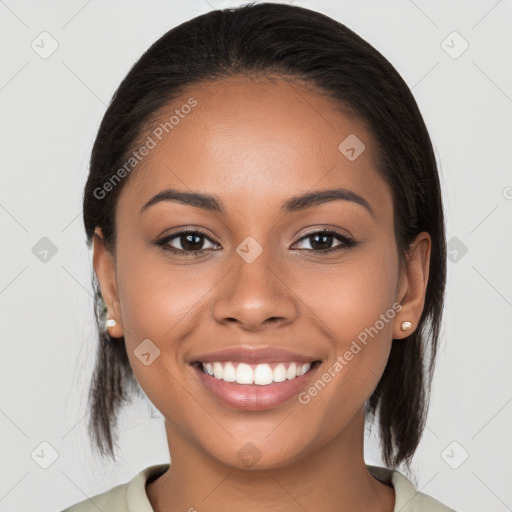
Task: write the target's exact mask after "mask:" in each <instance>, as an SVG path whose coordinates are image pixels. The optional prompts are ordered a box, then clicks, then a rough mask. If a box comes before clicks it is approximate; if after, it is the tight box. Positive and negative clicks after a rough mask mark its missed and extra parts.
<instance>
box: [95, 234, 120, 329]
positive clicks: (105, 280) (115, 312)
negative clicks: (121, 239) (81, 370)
mask: <svg viewBox="0 0 512 512" xmlns="http://www.w3.org/2000/svg"><path fill="white" fill-rule="evenodd" d="M93 266H94V272H95V273H96V277H97V279H98V283H99V285H100V289H101V295H102V297H103V300H104V301H105V305H106V306H107V309H108V313H109V315H110V317H111V318H113V319H114V320H115V321H116V325H114V326H111V327H109V328H108V333H109V334H110V336H112V337H113V338H120V337H121V336H123V326H122V318H121V308H120V307H119V306H120V304H119V297H118V295H117V284H116V266H115V259H114V255H113V254H112V253H111V252H110V251H109V250H108V249H107V248H106V247H105V243H104V239H103V233H102V231H101V228H98V227H97V228H96V229H95V230H94V235H93Z"/></svg>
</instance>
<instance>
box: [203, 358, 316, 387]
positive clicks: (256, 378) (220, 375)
mask: <svg viewBox="0 0 512 512" xmlns="http://www.w3.org/2000/svg"><path fill="white" fill-rule="evenodd" d="M201 364H202V367H203V370H204V371H205V372H206V373H208V375H210V376H212V377H214V378H216V379H220V380H224V381H225V382H236V383H237V384H257V385H259V386H266V385H268V384H272V383H273V382H284V381H285V380H287V379H288V380H292V379H295V378H296V377H300V376H301V375H304V374H305V373H306V372H307V371H308V370H309V368H310V367H311V364H310V363H304V364H302V365H300V364H298V365H297V364H296V363H284V364H283V363H279V364H277V365H276V366H275V368H274V369H272V368H271V367H270V365H269V364H266V363H265V364H258V365H252V366H251V365H249V364H246V363H238V366H236V367H235V363H232V362H226V363H224V362H222V363H221V362H217V361H215V362H213V363H201ZM287 364H288V368H286V366H285V365H287Z"/></svg>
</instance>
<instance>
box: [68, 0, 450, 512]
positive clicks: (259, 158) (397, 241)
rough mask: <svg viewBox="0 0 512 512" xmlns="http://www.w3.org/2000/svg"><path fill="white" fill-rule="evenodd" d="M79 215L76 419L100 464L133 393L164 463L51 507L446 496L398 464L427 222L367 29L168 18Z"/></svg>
mask: <svg viewBox="0 0 512 512" xmlns="http://www.w3.org/2000/svg"><path fill="white" fill-rule="evenodd" d="M84 222H85V228H86V232H87V237H88V243H89V244H90V245H92V247H93V262H94V275H93V285H94V287H95V292H96V318H97V322H98V329H99V346H98V353H97V360H96V367H95V371H94V375H93V381H92V384H91V389H90V395H89V399H90V406H91V423H90V425H89V426H90V432H91V434H92V437H93V439H94V441H95V443H96V445H97V447H98V448H99V451H100V453H101V454H108V455H110V456H112V457H114V443H115V422H116V417H117V414H118V411H119V408H120V407H121V405H122V404H123V402H124V401H125V400H127V399H128V397H129V393H130V392H135V393H138V394H139V395H140V396H142V395H143V394H145V395H146V396H147V397H148V398H149V400H150V401H151V402H152V403H153V404H154V405H155V407H157V408H158V410H159V411H160V412H161V413H162V415H163V416H164V418H165V429H166V435H167V441H168V445H169V451H170V460H171V462H170V464H160V465H156V466H151V467H148V468H145V469H144V470H143V471H141V472H140V473H138V474H137V475H136V476H135V477H134V478H133V479H132V480H131V481H130V482H127V483H126V484H123V485H120V486H117V487H115V488H113V489H110V490H108V491H106V492H104V493H103V494H100V495H97V496H95V497H93V498H91V499H90V500H85V501H83V502H81V503H79V504H76V505H74V506H72V507H70V508H68V509H67V512H85V511H89V510H97V509H98V508H99V509H100V510H109V511H128V510H130V511H135V510H137V511H139V512H141V511H146V512H150V511H155V512H175V511H178V510H179V511H185V510H188V511H194V510H197V511H200V512H204V511H218V510H223V511H230V510H245V511H253V510H254V511H256V510H272V511H281V510H283V511H287V512H289V511H303V510H309V511H315V512H321V511H322V512H323V511H325V512H327V511H334V510H336V511H355V510H357V511H359V510H361V511H363V510H364V511H386V512H391V511H398V510H400V511H402V512H408V511H413V510H414V511H449V510H452V509H450V508H448V507H446V506H445V505H443V504H441V503H440V502H438V501H436V500H435V499H434V498H432V497H429V496H427V495H425V494H423V493H421V492H416V490H415V489H414V486H413V485H412V483H411V482H409V480H407V478H406V477H405V476H403V475H402V474H401V473H400V472H398V470H397V469H396V468H397V467H398V466H399V465H400V464H404V465H406V466H408V465H409V464H410V461H411V458H412V456H413V455H414V452H415V449H416V447H417V445H418V443H419V440H420V437H421V433H422V431H423V427H424V423H425V417H426V412H427V406H428V396H429V388H430V381H431V378H432V371H433V368H434V361H435V355H436V348H437V343H438V337H439V330H440V325H441V317H442V310H443V300H444V289H445V280H446V266H445V265H446V264H445V262H446V247H445V229H444V218H443V205H442V201H441V191H440V184H439V178H438V171H437V166H436V161H435V157H434V154H433V150H432V145H431V141H430V138H429V135H428V132H427V129H426V127H425V124H424V122H423V119H422V116H421V114H420V112H419V110H418V107H417V104H416V102H415V100H414V98H413V96H412V94H411V92H410V90H409V89H408V87H407V85H406V84H405V83H404V81H403V80H402V78H401V77H400V76H399V74H398V73H397V71H396V70H395V69H394V68H393V67H392V65H391V64H390V63H389V62H388V61H387V60H386V59H385V58H384V57H383V56H382V55H381V54H380V53H379V52H377V51H376V50H375V49H374V48H373V47H372V46H371V45H369V44H368V43H367V42H366V41H364V40H363V39H361V38H360V37H359V36H358V35H356V34H355V33H354V32H352V31H351V30H349V29H348V28H347V27H345V26H344V25H342V24H340V23H338V22H337V21H335V20H333V19H331V18H329V17H327V16H325V15H322V14H320V13H317V12H314V11H311V10H308V9H305V8H300V7H296V6H290V5H283V4H268V3H264V4H256V5H254V4H249V5H246V6H242V7H240V8H237V9H226V10H223V11H212V12H209V13H207V14H205V15H202V16H199V17H196V18H194V19H192V20H190V21H188V22H186V23H183V24H182V25H180V26H178V27H175V28H174V29H172V30H170V31H169V32H167V33H166V34H164V36H162V37H161V38H160V39H159V40H158V41H157V42H155V43H154V44H153V45H152V46H151V47H150V48H149V49H148V50H147V51H146V52H145V54H144V55H143V56H142V57H141V58H140V60H139V61H138V62H137V63H136V64H135V65H134V66H133V68H132V69H131V70H130V72H129V73H128V75H127V76H126V77H125V79H124V80H123V82H122V83H121V85H120V86H119V88H118V90H117V91H116V93H115V95H114V98H113V100H112V102H111V104H110V105H109V107H108V109H107V112H106V113H105V116H104V118H103V121H102V123H101V126H100V128H99V132H98V135H97V138H96V141H95V144H94V148H93V151H92V156H91V165H90V174H89V178H88V181H87V184H86V188H85V194H84ZM139 386H140V387H139ZM142 392H143V393H142ZM372 422H377V423H378V425H379V429H380V436H381V440H382V448H383V452H382V453H383V459H384V461H385V463H386V465H387V466H388V467H386V468H385V467H376V466H369V465H366V464H365V461H364V457H363V448H364V428H365V423H368V424H371V423H372Z"/></svg>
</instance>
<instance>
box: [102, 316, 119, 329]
mask: <svg viewBox="0 0 512 512" xmlns="http://www.w3.org/2000/svg"><path fill="white" fill-rule="evenodd" d="M116 323H117V322H116V321H115V320H114V319H113V318H112V317H110V316H109V317H107V320H106V322H105V327H106V328H107V329H108V328H109V327H114V326H115V325H116Z"/></svg>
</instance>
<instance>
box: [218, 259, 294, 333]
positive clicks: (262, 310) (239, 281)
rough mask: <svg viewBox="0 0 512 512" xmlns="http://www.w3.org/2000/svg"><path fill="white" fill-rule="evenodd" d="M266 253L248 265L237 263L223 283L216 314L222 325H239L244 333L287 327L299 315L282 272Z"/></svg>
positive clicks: (236, 261) (240, 260)
mask: <svg viewBox="0 0 512 512" xmlns="http://www.w3.org/2000/svg"><path fill="white" fill-rule="evenodd" d="M271 257H272V255H271V254H270V251H268V252H266V251H263V252H262V253H261V254H260V255H259V256H258V257H257V258H256V259H255V260H254V261H252V262H251V263H248V262H246V261H244V260H243V259H242V258H240V257H239V256H238V255H237V254H236V255H234V258H235V262H234V264H233V267H232V268H231V270H230V271H229V272H228V274H227V275H226V276H225V278H224V279H223V282H222V283H220V286H219V290H218V295H217V296H216V300H215V304H214V309H213V313H214V316H215V320H216V321H217V322H219V323H222V324H226V325H228V324H236V325H238V326H239V327H240V328H241V329H243V330H245V331H259V330H262V329H266V328H271V327H272V326H274V327H277V326H284V325H287V324H289V323H291V322H293V321H295V319H296V318H297V316H298V315H299V312H300V310H299V303H298V301H297V298H296V296H295V294H294V293H293V290H292V289H291V288H290V283H289V279H288V278H287V275H286V273H285V272H284V271H283V270H282V268H281V267H280V266H278V265H276V263H275V260H271V259H270V258H271Z"/></svg>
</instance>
